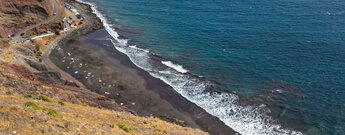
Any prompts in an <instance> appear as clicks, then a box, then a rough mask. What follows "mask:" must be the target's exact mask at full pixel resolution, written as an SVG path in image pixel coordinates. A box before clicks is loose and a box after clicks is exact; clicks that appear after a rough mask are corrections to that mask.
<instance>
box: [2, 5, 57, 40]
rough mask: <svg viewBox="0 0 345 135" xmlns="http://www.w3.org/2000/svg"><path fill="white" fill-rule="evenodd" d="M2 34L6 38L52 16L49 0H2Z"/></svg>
mask: <svg viewBox="0 0 345 135" xmlns="http://www.w3.org/2000/svg"><path fill="white" fill-rule="evenodd" d="M0 3H1V4H0V35H1V37H3V38H5V37H7V36H8V35H9V34H14V33H16V32H17V31H18V30H20V29H22V28H25V27H27V26H29V25H32V24H36V23H39V22H41V21H43V20H46V19H47V18H49V17H50V16H52V14H53V13H52V12H53V11H52V10H51V9H52V3H51V2H50V1H49V0H0Z"/></svg>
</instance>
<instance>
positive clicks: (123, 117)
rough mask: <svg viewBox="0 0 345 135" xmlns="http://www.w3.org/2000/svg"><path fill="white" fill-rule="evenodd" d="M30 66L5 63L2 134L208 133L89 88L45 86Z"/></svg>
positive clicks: (0, 70) (0, 89)
mask: <svg viewBox="0 0 345 135" xmlns="http://www.w3.org/2000/svg"><path fill="white" fill-rule="evenodd" d="M26 70H27V69H25V67H23V66H18V65H11V64H7V63H2V64H1V66H0V84H1V85H0V119H1V122H0V132H1V133H4V134H10V133H18V134H36V133H40V134H54V133H69V134H80V133H81V134H103V133H104V134H114V133H116V134H198V135H200V134H204V133H202V132H201V131H199V130H195V129H191V128H184V127H181V126H177V125H174V124H171V123H167V122H164V121H161V120H159V119H156V118H142V117H138V116H135V115H133V114H130V113H129V112H126V111H121V107H118V105H117V104H116V103H114V102H112V101H110V100H108V99H106V98H105V97H103V96H100V95H97V94H95V93H92V92H89V91H87V90H83V89H78V88H73V87H69V86H60V87H56V86H54V85H47V84H43V83H41V82H39V81H36V79H35V77H36V76H34V75H32V74H30V72H20V71H26ZM61 87H63V88H61ZM46 95H49V96H46ZM91 106H94V107H91ZM95 107H97V108H95ZM107 108H108V109H107ZM110 108H113V109H115V110H118V111H111V110H109V109H110Z"/></svg>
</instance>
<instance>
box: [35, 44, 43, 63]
mask: <svg viewBox="0 0 345 135" xmlns="http://www.w3.org/2000/svg"><path fill="white" fill-rule="evenodd" d="M35 57H36V58H37V59H38V60H39V61H40V62H42V51H41V46H40V45H39V44H35Z"/></svg>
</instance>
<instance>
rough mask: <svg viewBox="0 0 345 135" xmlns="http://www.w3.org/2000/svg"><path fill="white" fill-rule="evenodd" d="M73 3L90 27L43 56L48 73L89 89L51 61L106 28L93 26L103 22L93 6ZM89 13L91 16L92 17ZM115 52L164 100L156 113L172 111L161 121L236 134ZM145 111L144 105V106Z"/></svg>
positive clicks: (57, 43) (61, 40)
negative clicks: (63, 48) (62, 48)
mask: <svg viewBox="0 0 345 135" xmlns="http://www.w3.org/2000/svg"><path fill="white" fill-rule="evenodd" d="M71 2H72V4H74V6H75V7H76V8H78V9H79V10H80V9H81V7H80V6H78V5H82V6H85V5H86V6H87V10H86V11H83V10H81V11H83V12H82V13H81V14H82V15H83V16H85V17H86V18H85V20H87V22H88V23H86V24H85V25H84V26H83V27H81V28H78V29H77V30H74V31H72V32H69V33H68V34H66V35H63V37H59V38H58V39H56V40H55V42H53V43H51V45H50V47H48V48H49V49H48V50H47V51H45V52H44V53H43V54H44V55H43V60H44V62H45V64H46V65H47V67H48V68H49V69H51V70H54V71H56V70H58V72H59V73H61V75H62V77H63V78H65V79H68V80H72V81H73V82H75V83H77V84H78V85H79V86H82V87H83V86H84V85H85V86H86V87H88V85H86V84H85V82H83V81H84V80H82V79H80V78H79V79H78V77H76V76H75V75H74V74H73V72H68V71H66V70H63V69H62V68H63V66H61V63H60V64H56V63H55V62H56V61H54V60H52V58H50V56H51V52H52V50H56V48H57V47H59V46H62V45H66V44H68V42H69V41H71V40H73V39H78V38H84V37H86V36H87V35H88V34H89V33H91V34H92V33H95V31H96V30H98V29H100V28H103V25H102V26H96V27H95V26H94V24H95V23H97V22H98V23H99V22H100V20H99V18H98V17H97V18H95V17H96V15H95V14H94V13H93V11H91V6H90V5H87V4H84V3H80V2H78V1H71ZM89 13H91V15H90V14H89ZM100 31H104V32H105V33H106V34H108V33H107V32H106V31H105V30H100ZM96 32H97V31H96ZM72 35H73V36H72ZM85 35H86V36H85ZM109 36H110V35H109ZM85 45H86V44H85ZM89 47H91V46H89ZM70 49H73V48H70ZM112 50H113V51H116V52H117V53H118V55H119V56H120V58H119V59H117V60H118V61H120V63H121V64H122V65H121V66H122V69H121V70H124V68H131V69H132V70H133V71H135V72H138V74H137V75H138V76H137V77H141V79H143V80H142V81H143V82H142V83H143V84H145V89H147V90H149V91H147V92H150V94H151V96H152V97H155V98H157V99H159V98H161V97H162V98H161V99H160V100H156V101H155V102H157V103H162V102H164V103H165V105H163V104H160V105H159V106H160V107H158V108H154V107H153V110H155V109H158V110H156V112H155V113H157V112H160V110H159V109H162V108H164V106H169V107H170V108H169V107H168V108H169V109H170V110H169V109H165V112H164V111H163V112H160V113H162V114H163V115H161V116H159V118H161V119H164V120H166V121H170V122H174V123H177V124H180V125H183V126H190V127H196V128H201V129H202V130H204V131H206V132H209V133H210V134H217V135H218V134H224V135H228V134H236V132H235V131H234V130H232V129H231V128H230V127H228V126H226V125H225V124H224V123H223V122H222V121H220V120H219V118H217V117H215V116H212V115H210V114H208V113H207V112H206V111H205V110H203V109H202V108H200V107H198V106H197V105H195V104H194V103H192V102H190V101H188V100H187V99H186V98H184V97H183V96H181V95H180V94H178V93H177V92H176V91H175V90H173V88H171V87H170V86H169V85H168V84H166V83H164V82H163V81H161V80H159V79H157V78H154V77H152V76H151V75H149V73H147V72H146V71H144V70H142V69H140V68H138V67H136V66H135V65H134V64H133V63H132V61H130V60H129V58H128V57H127V56H126V55H125V54H122V53H121V52H118V51H117V50H116V49H115V48H112ZM95 53H98V54H100V52H95ZM114 60H116V58H115V59H114V58H112V61H114ZM54 63H55V64H54ZM133 71H132V72H133ZM132 83H136V82H132ZM157 84H159V86H156V85H157ZM91 90H92V91H96V92H97V93H100V94H102V95H105V96H108V97H109V95H107V94H105V93H104V91H101V90H97V88H91ZM124 95H125V94H124ZM112 96H114V95H112ZM115 96H116V95H115ZM110 98H111V97H110ZM128 98H133V97H128ZM147 98H149V99H150V100H151V97H150V96H148V97H147ZM115 100H116V99H115ZM155 102H151V103H155ZM138 103H140V101H138ZM138 103H137V104H138ZM132 104H133V103H132ZM142 108H146V107H145V105H143V107H142ZM130 109H131V108H130ZM171 109H173V111H172V112H173V113H171V112H170V111H171ZM133 110H134V111H132V112H133V113H136V112H138V111H140V110H136V109H133ZM150 111H152V110H150ZM150 111H148V110H146V111H143V112H138V113H139V115H142V116H156V115H157V114H156V115H152V113H151V112H150ZM166 113H171V114H169V115H167V114H166ZM174 113H175V114H174ZM175 117H178V118H180V119H178V118H175ZM200 117H201V118H200ZM181 119H183V120H181ZM186 123H187V124H186Z"/></svg>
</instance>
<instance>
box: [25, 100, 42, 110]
mask: <svg viewBox="0 0 345 135" xmlns="http://www.w3.org/2000/svg"><path fill="white" fill-rule="evenodd" d="M24 107H30V108H32V109H35V110H41V109H42V108H41V107H40V106H38V105H37V104H36V103H34V102H32V101H27V102H25V103H24Z"/></svg>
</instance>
